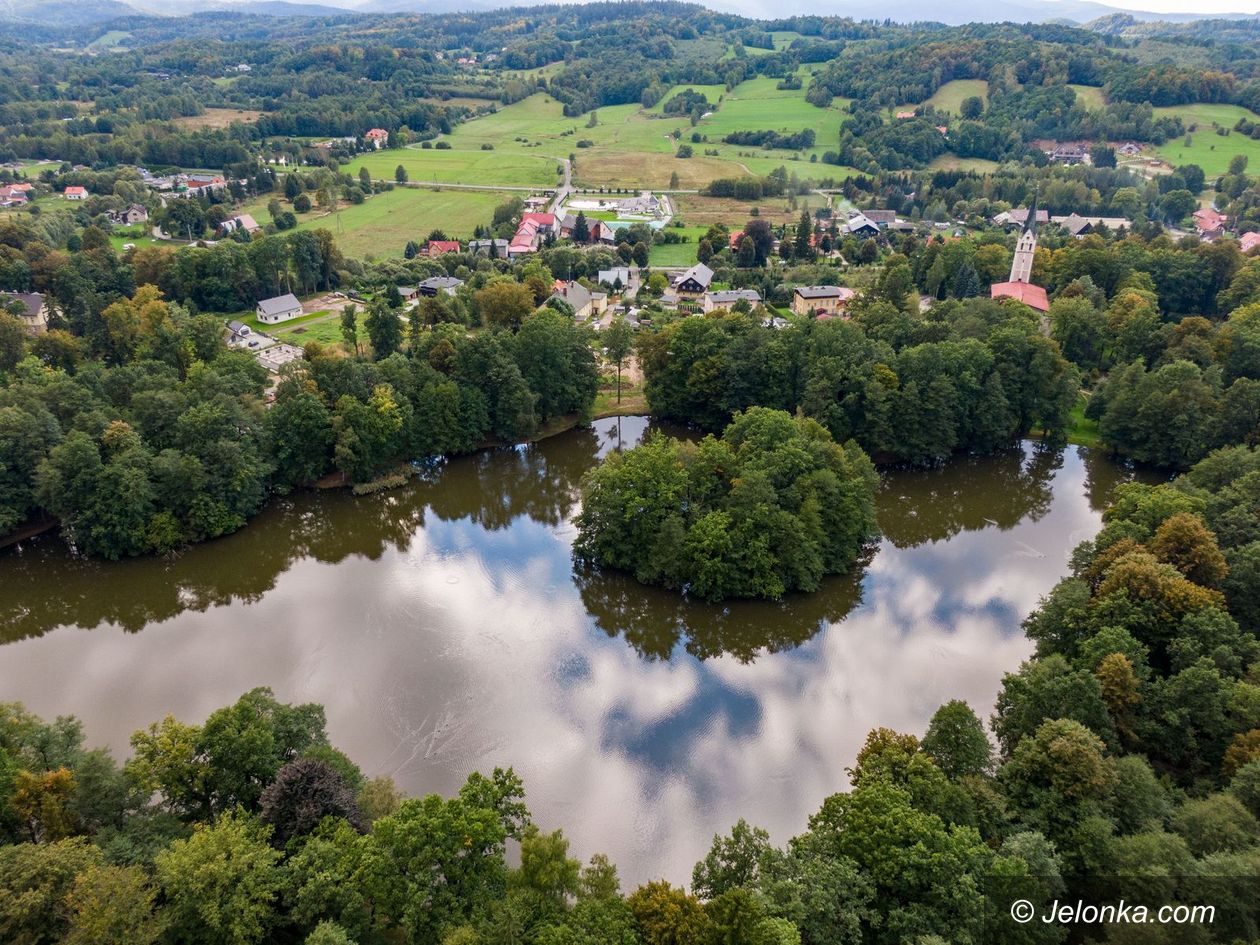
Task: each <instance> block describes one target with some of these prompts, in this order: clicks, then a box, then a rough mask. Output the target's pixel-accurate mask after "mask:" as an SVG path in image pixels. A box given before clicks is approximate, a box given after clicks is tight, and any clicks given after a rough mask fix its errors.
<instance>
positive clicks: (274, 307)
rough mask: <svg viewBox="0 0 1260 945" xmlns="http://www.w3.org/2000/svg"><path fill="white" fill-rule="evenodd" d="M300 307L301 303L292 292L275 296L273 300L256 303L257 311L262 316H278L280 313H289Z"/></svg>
mask: <svg viewBox="0 0 1260 945" xmlns="http://www.w3.org/2000/svg"><path fill="white" fill-rule="evenodd" d="M301 307H302V303H301V302H299V301H298V298H297V296H296V295H294V294H293V293H292V292H288V293H285V294H284V295H277V296H276V297H275V298H274V299H263V300H262V301H261V302H259V303H258V311H259V313H260V314H263V315H279V314H280V313H281V312H291V311H293V310H294V309H295V308H301Z"/></svg>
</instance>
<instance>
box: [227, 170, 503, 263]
mask: <svg viewBox="0 0 1260 945" xmlns="http://www.w3.org/2000/svg"><path fill="white" fill-rule="evenodd" d="M512 196H519V194H517V195H512V194H509V193H503V192H494V191H485V190H424V189H421V188H413V187H395V188H394V189H393V190H389V191H386V192H385V193H382V194H377V195H376V196H374V197H369V198H368V199H367V200H365V201H364V202H363V203H360V204H344V205H343V206H342V208H341V209H340V210H339V211H338V212H337V213H335V214H333V213H321V212H319V211H311V212H310V213H305V214H298V226H297V228H298V229H299V230H328V231H329V232H330V233H332V234H333V238H334V239H335V240H336V242H337V245H338V246H339V247H340V248H341V251H342V252H343V253H345V254H346V255H347V256H353V257H356V258H359V259H363V258H367V257H372V258H375V259H382V258H385V257H390V256H393V257H397V256H401V255H402V254H403V250H404V249H405V248H406V246H407V242H408V240H415V241H416V242H421V241H423V240H424V239H425V238H426V237H427V236H428V235H429V233H430V232H431V231H433V230H436V229H440V230H443V231H445V233H446V235H447V236H449V237H450V238H451V239H456V238H460V239H467V238H468V237H470V236H472V231H473V228H474V227H476V226H477V225H478V224H482V223H486V224H488V223H489V222H490V217H491V216H492V214H493V213H494V208H495V207H497V206H498V205H499V204H501V203H503V202H504V201H505V200H508V199H510V198H511V197H512ZM286 206H287V204H286ZM241 209H242V212H245V213H249V214H251V215H252V216H253V217H254V219H255V220H257V221H258V222H259V223H261V224H266V223H268V222H270V220H271V217H270V215H269V214H268V213H267V201H266V200H259V201H255V202H253V203H250V204H247V205H246V206H244V207H242V208H241ZM338 218H340V219H338Z"/></svg>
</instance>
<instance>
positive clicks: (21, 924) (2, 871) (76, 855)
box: [0, 837, 103, 945]
mask: <svg viewBox="0 0 1260 945" xmlns="http://www.w3.org/2000/svg"><path fill="white" fill-rule="evenodd" d="M102 860H103V857H102V856H101V851H100V850H99V849H98V848H97V847H95V846H93V845H92V844H91V843H89V842H88V841H87V840H85V839H83V838H81V837H76V838H74V839H72V840H59V841H57V842H55V843H18V844H13V845H11V846H0V940H3V941H5V942H12V943H14V945H57V943H59V942H61V941H63V938H64V936H65V934H66V933H67V932H68V931H69V928H70V924H71V921H72V919H73V917H74V909H73V906H72V905H71V903H70V900H69V897H70V894H71V891H72V890H73V889H74V885H75V880H76V878H77V877H78V876H79V875H80V874H83V873H85V872H87V871H88V870H89V869H90V868H92V867H94V866H99V865H101V863H102Z"/></svg>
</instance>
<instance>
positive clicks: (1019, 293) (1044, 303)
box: [989, 282, 1050, 312]
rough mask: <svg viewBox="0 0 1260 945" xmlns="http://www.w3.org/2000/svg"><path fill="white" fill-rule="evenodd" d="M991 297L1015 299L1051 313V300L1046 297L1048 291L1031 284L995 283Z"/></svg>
mask: <svg viewBox="0 0 1260 945" xmlns="http://www.w3.org/2000/svg"><path fill="white" fill-rule="evenodd" d="M989 297H990V298H994V299H1015V300H1016V301H1019V302H1023V303H1024V304H1025V305H1027V306H1028V307H1029V308H1035V309H1036V310H1037V311H1039V312H1048V311H1050V300H1049V299H1048V298H1047V297H1046V290H1045V289H1043V288H1042V287H1041V286H1039V285H1033V284H1032V283H1030V282H995V283H993V287H992V288H991V289H990V290H989Z"/></svg>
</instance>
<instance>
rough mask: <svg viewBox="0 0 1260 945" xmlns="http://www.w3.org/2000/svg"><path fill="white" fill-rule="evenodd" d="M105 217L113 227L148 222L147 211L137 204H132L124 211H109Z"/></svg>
mask: <svg viewBox="0 0 1260 945" xmlns="http://www.w3.org/2000/svg"><path fill="white" fill-rule="evenodd" d="M107 215H108V217H109V222H110V223H112V224H114V225H115V226H134V225H135V224H137V223H147V222H149V211H148V210H146V209H145V208H144V207H142V206H141V205H140V204H138V203H133V204H132V205H131V206H130V207H127V208H126V209H125V210H111V211H109V213H108V214H107Z"/></svg>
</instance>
